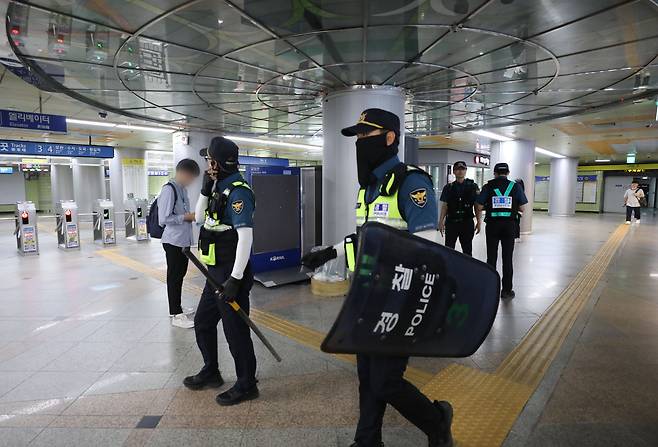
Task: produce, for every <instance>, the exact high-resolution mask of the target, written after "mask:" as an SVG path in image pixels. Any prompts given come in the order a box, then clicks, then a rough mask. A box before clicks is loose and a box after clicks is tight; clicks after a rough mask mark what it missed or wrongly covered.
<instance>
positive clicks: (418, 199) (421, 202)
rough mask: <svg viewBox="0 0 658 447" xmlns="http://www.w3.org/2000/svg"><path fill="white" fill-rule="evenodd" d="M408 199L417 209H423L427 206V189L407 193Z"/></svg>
mask: <svg viewBox="0 0 658 447" xmlns="http://www.w3.org/2000/svg"><path fill="white" fill-rule="evenodd" d="M409 197H410V198H411V201H412V202H413V203H414V205H416V206H417V207H418V208H424V207H425V205H427V188H418V189H414V190H413V191H411V192H410V193H409Z"/></svg>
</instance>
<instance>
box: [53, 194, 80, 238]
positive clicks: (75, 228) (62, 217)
mask: <svg viewBox="0 0 658 447" xmlns="http://www.w3.org/2000/svg"><path fill="white" fill-rule="evenodd" d="M55 218H56V219H57V246H58V247H59V248H61V249H64V250H69V249H79V248H80V225H79V223H80V222H79V220H78V204H77V203H75V202H74V201H73V200H60V201H59V202H58V203H57V204H56V205H55Z"/></svg>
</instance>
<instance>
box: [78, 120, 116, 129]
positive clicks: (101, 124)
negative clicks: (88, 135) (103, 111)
mask: <svg viewBox="0 0 658 447" xmlns="http://www.w3.org/2000/svg"><path fill="white" fill-rule="evenodd" d="M66 122H67V124H82V125H83V126H99V127H116V124H114V123H106V122H103V121H88V120H77V119H73V118H66Z"/></svg>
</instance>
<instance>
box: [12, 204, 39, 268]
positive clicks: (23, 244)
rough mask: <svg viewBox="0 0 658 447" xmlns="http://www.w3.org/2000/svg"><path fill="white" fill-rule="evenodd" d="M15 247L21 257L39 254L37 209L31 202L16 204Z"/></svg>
mask: <svg viewBox="0 0 658 447" xmlns="http://www.w3.org/2000/svg"><path fill="white" fill-rule="evenodd" d="M14 216H15V218H16V233H15V234H16V247H17V248H18V252H19V253H20V254H22V255H38V254H39V235H38V232H37V208H36V207H35V206H34V203H32V202H18V203H16V211H15V212H14Z"/></svg>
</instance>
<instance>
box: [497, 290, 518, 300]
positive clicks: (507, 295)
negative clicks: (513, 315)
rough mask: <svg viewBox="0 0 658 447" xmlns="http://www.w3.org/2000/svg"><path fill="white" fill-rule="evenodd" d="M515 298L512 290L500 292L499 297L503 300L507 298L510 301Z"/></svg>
mask: <svg viewBox="0 0 658 447" xmlns="http://www.w3.org/2000/svg"><path fill="white" fill-rule="evenodd" d="M515 296H516V293H514V291H513V290H503V291H502V292H500V297H501V298H503V299H507V298H510V299H511V298H514V297H515Z"/></svg>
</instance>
